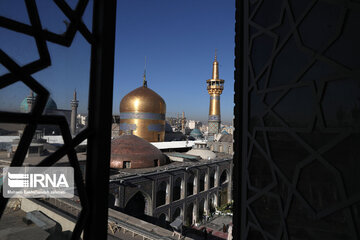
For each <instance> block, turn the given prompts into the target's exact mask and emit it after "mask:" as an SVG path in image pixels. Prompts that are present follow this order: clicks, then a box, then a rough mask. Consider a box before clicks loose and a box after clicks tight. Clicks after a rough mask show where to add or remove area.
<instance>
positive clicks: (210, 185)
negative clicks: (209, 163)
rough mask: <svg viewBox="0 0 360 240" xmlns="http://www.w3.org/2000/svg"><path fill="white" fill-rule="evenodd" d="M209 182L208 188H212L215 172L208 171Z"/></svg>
mask: <svg viewBox="0 0 360 240" xmlns="http://www.w3.org/2000/svg"><path fill="white" fill-rule="evenodd" d="M209 178H210V181H209V188H213V187H214V186H215V170H214V169H212V170H210V177H209Z"/></svg>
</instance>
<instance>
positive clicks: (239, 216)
mask: <svg viewBox="0 0 360 240" xmlns="http://www.w3.org/2000/svg"><path fill="white" fill-rule="evenodd" d="M236 4H237V6H236V49H235V54H236V59H235V65H236V71H235V104H236V105H235V143H234V146H235V157H234V158H235V160H234V165H235V166H234V168H235V171H234V172H235V176H234V183H235V184H234V195H237V196H239V195H240V196H241V202H240V201H238V202H236V207H235V214H234V216H235V218H234V225H236V226H239V225H241V229H239V228H235V229H234V232H235V239H243V240H245V239H279V240H280V239H281V240H282V239H360V236H359V232H360V231H359V230H360V214H359V213H360V212H359V210H360V209H359V207H360V188H359V182H360V181H359V180H360V179H359V176H360V174H359V172H360V161H359V156H360V151H359V144H360V135H359V132H360V76H359V74H358V73H359V69H360V58H359V54H360V45H359V40H360V37H359V34H358V29H359V27H360V11H359V9H360V3H359V1H331V0H329V1H327V0H244V1H237V3H236ZM239 182H241V184H242V186H241V189H240V187H238V185H239Z"/></svg>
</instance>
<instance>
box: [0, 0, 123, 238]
mask: <svg viewBox="0 0 360 240" xmlns="http://www.w3.org/2000/svg"><path fill="white" fill-rule="evenodd" d="M88 2H89V1H88V0H79V1H78V3H77V5H76V7H75V9H74V10H73V9H71V8H70V7H69V5H68V4H67V3H66V1H64V0H54V3H55V4H56V6H57V7H58V9H59V10H60V11H61V12H62V13H63V14H64V15H65V16H66V17H67V18H68V20H69V22H70V23H69V25H68V27H67V30H66V32H65V33H64V34H56V33H53V32H51V31H48V30H46V29H44V28H43V27H42V23H41V21H40V17H39V13H38V8H37V5H36V1H35V0H25V4H26V9H27V13H28V16H29V19H30V24H24V23H21V22H17V21H15V20H12V19H9V18H5V17H3V16H0V27H3V28H7V29H9V30H11V31H15V32H18V33H22V34H25V35H28V36H31V37H33V38H34V39H35V42H36V47H37V51H38V54H39V59H38V60H35V61H33V62H31V63H28V64H26V65H24V66H20V65H18V64H17V63H16V62H15V61H14V60H13V59H12V58H10V57H9V55H7V54H6V51H5V50H3V49H0V63H1V64H2V65H3V66H4V67H5V68H6V69H7V70H8V73H5V74H3V75H2V76H0V89H2V88H5V87H7V86H9V85H11V84H14V83H16V82H18V81H22V82H23V83H24V84H25V85H26V86H28V87H29V88H30V89H31V90H32V91H34V92H35V93H36V94H37V98H36V101H35V104H34V107H33V108H32V110H31V112H29V113H13V112H4V111H2V112H0V122H1V123H18V124H19V123H21V124H26V126H25V129H24V132H23V135H22V137H21V139H20V142H19V147H18V148H17V150H16V152H15V154H14V157H13V159H12V162H11V166H21V165H22V164H23V162H24V159H25V156H26V152H27V150H28V148H29V146H30V142H31V140H32V138H33V135H34V133H35V130H36V127H37V125H39V124H51V125H58V126H59V128H60V130H61V134H62V137H63V141H64V145H63V146H62V147H61V148H59V149H58V150H57V151H56V152H54V153H53V154H51V155H50V156H48V157H46V158H45V159H43V160H42V161H41V162H40V163H39V164H38V165H39V166H50V165H53V164H55V163H56V162H57V161H58V160H59V159H60V158H62V157H63V156H65V155H67V157H68V159H69V161H70V164H71V166H72V167H73V168H74V172H75V183H76V187H77V190H78V193H79V197H80V201H81V206H82V210H81V212H80V215H79V217H78V220H77V223H76V226H75V229H74V231H73V235H72V239H78V238H79V236H80V234H81V232H82V231H83V230H84V238H85V239H106V236H107V211H108V207H107V204H108V203H107V202H108V200H107V196H108V190H109V189H108V187H109V186H108V178H109V161H110V139H111V119H112V92H113V69H114V44H115V20H116V1H115V0H107V1H101V0H94V3H93V23H92V31H90V30H89V29H88V28H87V27H86V25H85V24H84V23H83V22H82V16H83V13H84V11H85V8H86V6H87V5H88ZM77 31H79V32H80V34H81V35H82V36H83V37H84V39H86V41H87V42H88V43H89V44H90V45H91V68H90V86H89V89H90V91H89V107H88V108H89V112H88V127H87V128H86V129H85V130H84V131H82V132H80V133H79V134H78V135H77V136H75V137H74V138H72V137H71V134H70V129H69V126H68V124H67V121H66V119H65V117H63V116H54V115H51V116H50V115H43V114H42V113H43V110H44V108H45V105H46V102H47V100H48V98H49V91H48V90H47V89H46V88H44V87H43V86H42V85H41V84H40V83H39V82H38V81H37V80H36V79H34V78H33V77H32V76H31V75H32V74H34V73H36V72H39V71H41V70H43V69H45V68H47V67H49V66H51V59H50V54H49V51H48V47H47V42H52V43H55V44H59V45H62V46H66V47H69V46H71V44H72V42H73V39H74V36H75V34H76V32H77ZM85 139H87V142H88V152H87V160H86V177H85V179H86V181H85V182H86V184H85V183H84V182H83V176H82V173H81V171H80V167H79V162H78V159H77V156H76V152H75V147H76V146H77V145H79V144H80V143H81V142H82V141H83V140H85ZM7 200H8V199H5V198H3V197H2V194H1V196H0V215H1V216H2V214H3V212H4V209H5V207H6V204H7Z"/></svg>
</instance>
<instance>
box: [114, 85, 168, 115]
mask: <svg viewBox="0 0 360 240" xmlns="http://www.w3.org/2000/svg"><path fill="white" fill-rule="evenodd" d="M122 112H148V113H159V114H165V112H166V104H165V101H164V99H162V97H161V96H160V95H159V94H157V93H156V92H154V91H153V90H151V89H150V88H147V87H145V86H142V87H139V88H137V89H135V90H133V91H131V92H130V93H128V94H127V95H126V96H125V97H124V98H123V99H122V100H121V102H120V113H122Z"/></svg>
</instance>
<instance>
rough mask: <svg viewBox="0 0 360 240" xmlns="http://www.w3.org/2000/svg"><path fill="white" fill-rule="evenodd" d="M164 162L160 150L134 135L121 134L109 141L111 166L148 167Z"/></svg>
mask: <svg viewBox="0 0 360 240" xmlns="http://www.w3.org/2000/svg"><path fill="white" fill-rule="evenodd" d="M165 163H166V158H165V156H164V155H163V154H162V152H161V151H160V150H159V149H158V148H156V147H155V146H153V145H152V144H151V143H149V142H148V141H146V140H144V139H142V138H140V137H137V136H135V135H121V136H120V137H118V138H115V139H113V140H112V141H111V159H110V167H111V168H149V167H156V166H161V165H164V164H165Z"/></svg>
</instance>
